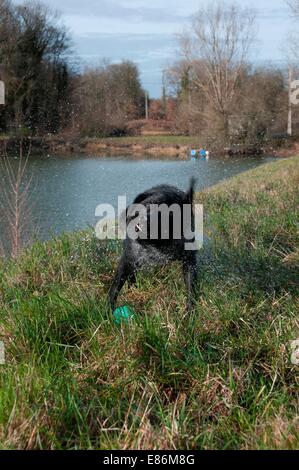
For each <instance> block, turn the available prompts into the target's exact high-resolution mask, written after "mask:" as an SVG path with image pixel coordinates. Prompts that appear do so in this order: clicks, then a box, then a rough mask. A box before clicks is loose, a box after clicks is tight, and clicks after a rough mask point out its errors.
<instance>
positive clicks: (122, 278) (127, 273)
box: [108, 256, 134, 310]
mask: <svg viewBox="0 0 299 470" xmlns="http://www.w3.org/2000/svg"><path fill="white" fill-rule="evenodd" d="M133 274H134V273H133V272H132V270H131V269H130V266H129V265H128V264H127V262H126V260H125V258H124V256H123V257H122V258H121V260H120V262H119V265H118V268H117V271H116V274H115V277H114V279H113V282H112V285H111V287H110V290H109V293H108V300H109V304H110V307H111V309H112V310H114V308H115V302H116V300H117V296H118V294H119V292H120V291H121V289H122V287H123V285H124V284H125V282H126V280H127V279H129V278H131V276H132V275H133Z"/></svg>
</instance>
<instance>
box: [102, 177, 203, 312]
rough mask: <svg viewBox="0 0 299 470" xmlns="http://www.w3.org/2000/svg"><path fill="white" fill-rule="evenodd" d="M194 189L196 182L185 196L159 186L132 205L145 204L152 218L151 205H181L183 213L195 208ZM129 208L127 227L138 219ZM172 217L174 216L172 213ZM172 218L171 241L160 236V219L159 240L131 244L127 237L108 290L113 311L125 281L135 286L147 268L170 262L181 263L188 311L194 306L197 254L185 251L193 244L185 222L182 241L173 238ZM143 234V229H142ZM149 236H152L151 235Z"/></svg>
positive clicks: (145, 240)
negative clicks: (184, 209)
mask: <svg viewBox="0 0 299 470" xmlns="http://www.w3.org/2000/svg"><path fill="white" fill-rule="evenodd" d="M194 185H195V181H194V180H193V179H192V180H191V184H190V188H189V190H188V191H187V192H186V193H185V192H183V191H181V190H179V189H177V188H175V187H174V186H168V185H161V186H156V187H154V188H152V189H149V190H147V191H145V192H144V193H142V194H140V195H139V196H137V197H136V198H135V200H134V203H133V204H142V205H144V206H145V207H146V209H147V214H149V207H150V205H152V204H158V205H160V204H166V205H167V206H168V207H169V206H171V205H172V204H178V205H179V206H180V208H181V209H183V205H186V204H190V205H192V204H193V195H194ZM131 207H132V206H130V207H129V208H128V209H127V213H126V224H127V226H128V224H129V223H130V222H131V221H132V220H133V221H134V217H135V218H136V214H133V216H130V208H131ZM170 215H171V213H170ZM172 222H173V218H172V217H170V223H169V234H170V236H169V239H167V240H165V239H163V234H162V232H161V221H160V219H159V224H158V238H157V239H155V240H153V239H150V237H148V239H141V238H138V239H137V240H132V239H131V238H129V237H127V238H126V239H125V241H124V250H123V255H122V257H121V260H120V262H119V265H118V268H117V272H116V274H115V277H114V280H113V282H112V285H111V288H110V290H109V295H108V299H109V303H110V306H111V308H112V310H114V308H115V304H116V300H117V297H118V294H119V292H120V290H121V289H122V287H123V285H124V284H125V282H126V281H128V282H129V283H130V284H134V283H135V280H136V278H135V276H136V272H137V271H139V270H142V269H144V268H149V267H151V266H154V265H159V264H166V263H169V262H171V261H180V262H181V263H182V267H183V273H184V279H185V284H186V289H187V296H188V301H187V309H188V310H189V311H190V310H191V309H192V308H193V305H194V295H195V288H196V283H197V262H196V252H195V251H194V250H193V251H190V250H186V249H185V243H190V242H192V241H194V238H193V239H191V240H190V239H188V240H187V239H186V238H185V235H184V233H186V231H184V224H183V219H182V223H181V236H180V238H179V239H174V237H173V227H172ZM144 223H145V224H147V225H148V227H149V224H150V217H149V216H148V217H147V220H145V221H144ZM136 227H137V228H136V231H139V228H140V223H139V224H138V225H137V224H136ZM190 229H191V230H192V231H194V214H193V210H192V219H191V227H189V230H190ZM141 231H142V229H141ZM148 233H150V232H148Z"/></svg>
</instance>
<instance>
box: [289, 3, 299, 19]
mask: <svg viewBox="0 0 299 470" xmlns="http://www.w3.org/2000/svg"><path fill="white" fill-rule="evenodd" d="M286 3H287V5H289V7H290V8H291V11H292V12H293V14H294V15H296V16H297V15H299V0H286Z"/></svg>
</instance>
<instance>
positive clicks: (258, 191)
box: [0, 158, 299, 449]
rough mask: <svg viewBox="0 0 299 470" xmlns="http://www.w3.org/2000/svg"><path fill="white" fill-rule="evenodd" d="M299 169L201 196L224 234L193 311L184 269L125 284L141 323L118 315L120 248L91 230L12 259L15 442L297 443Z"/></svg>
mask: <svg viewBox="0 0 299 470" xmlns="http://www.w3.org/2000/svg"><path fill="white" fill-rule="evenodd" d="M298 170H299V158H294V159H289V160H285V161H279V162H275V163H271V164H268V165H264V166H261V167H259V168H258V169H255V170H253V171H250V172H248V173H246V174H243V175H240V176H238V177H237V178H234V179H233V180H231V181H228V182H226V183H224V184H221V185H220V186H218V187H216V188H214V189H211V190H208V191H205V192H204V193H202V194H199V195H198V200H199V201H201V202H203V203H204V207H205V213H206V217H207V220H206V224H205V225H206V234H207V235H208V236H209V237H210V244H209V245H208V246H206V247H205V249H204V250H202V251H201V253H200V259H201V262H200V264H201V296H200V298H199V299H198V303H197V307H196V311H195V312H194V314H192V315H191V316H186V315H185V311H184V303H185V291H184V286H183V282H182V279H181V276H180V275H178V267H177V266H171V267H169V268H163V269H161V270H160V271H159V273H157V275H154V276H153V275H152V274H149V275H148V276H140V277H139V278H138V283H137V286H136V287H134V288H131V289H128V288H126V289H124V291H123V294H122V297H121V302H123V303H125V302H126V303H130V304H132V305H133V306H134V308H135V311H136V312H137V318H136V320H135V321H134V322H133V323H132V324H131V325H123V326H122V327H118V326H116V325H114V323H113V321H112V318H111V313H109V312H107V311H106V309H105V296H106V292H107V288H108V285H109V283H110V281H111V277H112V272H113V269H114V267H115V265H116V261H117V256H118V254H119V251H120V247H119V245H118V244H117V243H114V242H109V243H107V244H98V243H97V242H96V241H95V239H94V238H93V236H92V234H88V233H86V234H74V235H65V236H62V237H60V238H57V239H56V240H53V241H51V242H48V243H45V244H39V243H37V244H35V245H34V247H33V248H32V249H31V250H30V251H28V252H26V253H24V254H23V255H22V256H21V257H20V259H19V260H18V261H17V262H9V263H8V264H6V265H4V264H2V266H1V265H0V266H1V267H0V312H1V313H0V314H1V324H0V339H1V340H2V341H4V343H5V349H6V364H5V365H0V374H1V376H0V377H1V389H0V442H1V447H2V448H12V449H15V448H26V449H36V448H55V449H61V448H68V449H69V448H101V449H108V448H121V449H127V448H138V449H144V448H158V449H180V448H187V449H194V448H202V449H227V448H234V449H248V448H250V449H265V448H266V449H269V448H276V449H285V448H286V449H290V448H298V446H299V436H298V366H294V365H292V363H291V361H290V347H289V346H290V341H291V340H295V339H297V338H299V328H298V327H299V324H298V313H297V312H298V302H297V300H298V299H297V294H298V289H297V286H296V279H297V278H298V270H297V268H298V260H299V259H298V258H299V257H298V232H297V222H298ZM296 275H297V278H296ZM296 432H297V434H296Z"/></svg>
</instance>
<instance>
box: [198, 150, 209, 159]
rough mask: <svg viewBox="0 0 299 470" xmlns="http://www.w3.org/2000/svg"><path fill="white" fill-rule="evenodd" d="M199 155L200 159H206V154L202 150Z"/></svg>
mask: <svg viewBox="0 0 299 470" xmlns="http://www.w3.org/2000/svg"><path fill="white" fill-rule="evenodd" d="M199 155H200V156H201V157H202V158H206V156H207V152H206V151H205V150H204V149H201V150H200V152H199Z"/></svg>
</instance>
